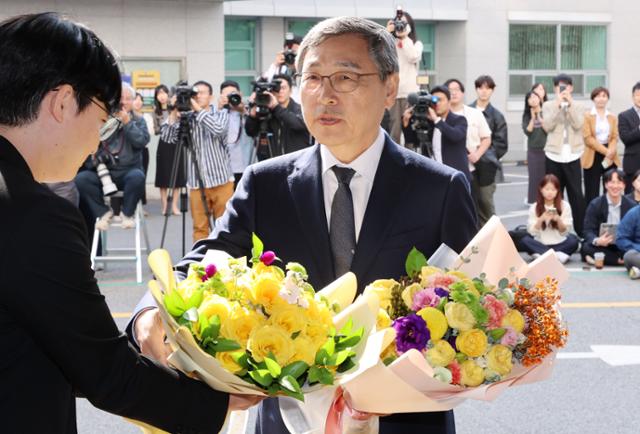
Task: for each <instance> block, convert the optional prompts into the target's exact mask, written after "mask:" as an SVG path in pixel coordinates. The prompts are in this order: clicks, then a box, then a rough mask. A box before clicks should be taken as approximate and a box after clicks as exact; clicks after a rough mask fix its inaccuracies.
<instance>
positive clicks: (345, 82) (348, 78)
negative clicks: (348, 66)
mask: <svg viewBox="0 0 640 434" xmlns="http://www.w3.org/2000/svg"><path fill="white" fill-rule="evenodd" d="M371 75H378V73H377V72H367V73H364V74H360V73H357V72H351V71H337V72H334V73H333V74H331V75H321V74H318V73H316V72H303V73H302V74H299V75H298V77H299V80H300V86H301V87H303V88H304V89H305V90H309V91H314V90H317V89H319V88H320V86H321V85H322V83H323V82H324V79H325V78H327V79H329V84H330V85H331V88H332V89H333V90H335V91H336V92H339V93H348V92H353V91H354V90H356V89H357V88H358V86H360V81H361V79H362V77H367V76H371Z"/></svg>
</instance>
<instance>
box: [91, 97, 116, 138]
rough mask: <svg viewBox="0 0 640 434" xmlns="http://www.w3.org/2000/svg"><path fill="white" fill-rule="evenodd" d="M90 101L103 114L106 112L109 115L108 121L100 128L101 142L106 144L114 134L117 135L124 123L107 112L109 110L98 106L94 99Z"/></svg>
mask: <svg viewBox="0 0 640 434" xmlns="http://www.w3.org/2000/svg"><path fill="white" fill-rule="evenodd" d="M89 101H91V102H92V103H94V104H95V105H96V106H98V107H99V108H100V110H102V111H103V112H105V113H106V114H107V120H106V121H105V123H104V124H103V125H102V126H101V127H100V141H101V142H104V141H105V140H107V139H108V138H109V137H111V136H112V135H113V133H115V132H116V131H117V130H118V128H120V124H121V123H122V122H121V121H120V119H118V118H117V117H115V116H113V115H112V114H111V113H109V112H108V111H107V109H105V108H104V107H102V106H101V105H100V104H98V102H97V101H95V100H94V99H93V98H89Z"/></svg>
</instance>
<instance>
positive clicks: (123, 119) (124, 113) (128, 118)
mask: <svg viewBox="0 0 640 434" xmlns="http://www.w3.org/2000/svg"><path fill="white" fill-rule="evenodd" d="M116 117H117V118H118V119H120V121H121V122H122V123H123V124H124V125H127V124H128V123H129V122H130V121H131V116H129V113H128V112H127V111H126V110H124V109H120V111H119V112H118V114H117V115H116Z"/></svg>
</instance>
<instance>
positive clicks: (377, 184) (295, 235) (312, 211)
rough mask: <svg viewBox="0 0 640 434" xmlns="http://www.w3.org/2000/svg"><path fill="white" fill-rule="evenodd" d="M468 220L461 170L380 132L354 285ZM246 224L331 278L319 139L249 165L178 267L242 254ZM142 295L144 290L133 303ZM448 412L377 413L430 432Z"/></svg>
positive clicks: (457, 231)
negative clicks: (210, 256)
mask: <svg viewBox="0 0 640 434" xmlns="http://www.w3.org/2000/svg"><path fill="white" fill-rule="evenodd" d="M462 120H463V121H464V122H465V124H466V121H465V120H464V118H462ZM457 124H461V122H460V121H457ZM465 134H466V133H465ZM475 225H476V217H475V211H474V207H473V202H472V200H471V196H470V194H469V184H468V182H467V180H466V178H465V177H464V176H463V175H462V174H461V173H460V172H458V171H456V170H453V169H451V168H449V167H447V166H445V165H442V164H439V163H437V162H435V161H433V160H429V159H427V158H425V157H422V156H421V155H418V154H416V153H415V152H412V151H409V150H406V149H404V148H402V147H400V146H398V145H397V144H395V143H394V142H393V141H391V139H390V138H389V137H388V136H387V137H386V141H385V145H384V149H383V151H382V156H381V158H380V163H379V165H378V170H377V172H376V176H375V179H374V183H373V188H372V190H371V195H370V197H369V202H368V205H367V209H366V213H365V216H364V220H363V222H362V228H361V230H360V235H359V239H358V244H357V247H356V252H355V256H354V259H353V263H352V266H351V270H352V271H353V272H354V273H355V274H356V276H357V278H358V292H359V293H360V292H362V290H363V289H364V287H365V286H366V285H367V284H369V283H371V282H372V281H374V280H376V279H381V278H399V277H400V276H402V275H404V274H405V269H404V268H405V267H404V264H405V259H406V256H407V254H408V253H409V251H410V250H411V248H412V247H414V246H415V247H416V248H418V249H419V250H420V251H422V252H423V253H424V254H425V255H426V256H427V257H429V256H430V255H431V254H432V253H433V252H434V251H435V249H437V248H438V247H439V246H440V244H441V243H446V244H447V245H449V246H450V247H451V248H453V249H454V250H456V251H460V250H462V248H463V247H465V246H466V245H467V244H468V242H469V241H470V240H471V238H472V237H473V235H474V233H475V227H476V226H475ZM252 232H255V233H256V234H257V235H258V236H260V237H261V239H262V241H263V242H264V245H265V248H266V249H269V250H273V251H275V252H276V254H277V255H278V257H280V258H282V261H283V262H284V263H287V262H288V261H296V262H300V263H302V264H303V265H304V266H305V267H306V268H307V271H308V273H309V281H310V283H311V284H312V285H313V286H314V288H316V289H322V288H323V287H324V286H325V285H327V284H328V283H330V282H332V281H333V280H334V279H335V278H336V275H335V273H334V270H333V262H332V255H331V248H330V244H329V235H328V234H329V229H328V227H327V219H326V213H325V209H324V196H323V190H322V177H321V158H320V148H319V146H318V145H316V146H313V147H312V148H309V149H305V150H302V151H299V152H296V153H294V154H289V155H285V156H283V157H279V158H274V159H271V160H268V161H264V162H262V163H258V164H255V165H253V166H250V167H248V168H247V170H246V171H245V173H244V175H243V177H242V180H241V181H240V184H239V185H238V189H237V190H236V193H235V194H234V196H233V198H232V199H231V201H230V203H229V205H228V207H227V211H226V212H225V214H224V215H223V216H222V217H221V218H220V219H219V220H218V222H217V224H216V229H215V230H214V232H213V233H212V235H211V236H210V237H209V238H207V239H205V240H201V241H198V242H197V243H196V244H195V246H194V249H193V251H192V252H191V253H189V254H188V255H187V256H186V257H185V258H184V260H183V261H182V262H181V263H180V264H179V265H178V266H177V270H178V272H180V273H182V274H183V275H184V274H185V273H186V271H187V269H188V266H189V264H190V263H192V262H195V261H201V260H202V259H203V257H204V255H205V253H206V251H207V250H208V249H220V250H224V251H226V252H228V253H229V254H231V255H232V256H236V257H238V256H249V255H250V249H251V233H252ZM151 304H152V299H151V298H150V297H149V295H147V296H146V297H145V299H143V300H142V301H141V303H140V304H139V305H138V307H137V308H136V312H138V311H139V310H141V309H142V308H144V307H148V306H150V305H151ZM134 315H135V314H134ZM276 420H277V419H276ZM447 420H451V418H450V417H449V418H447V415H446V413H445V412H436V413H420V414H398V415H393V416H389V417H385V418H384V422H388V423H393V422H394V421H395V422H399V423H404V422H411V423H419V424H420V425H422V426H429V427H431V428H432V429H433V431H430V432H433V433H444V432H451V430H450V428H448V427H450V426H451V425H448V422H447ZM260 423H263V422H262V421H261V422H260ZM271 423H273V422H271ZM279 429H282V427H278V428H276V426H274V425H269V426H268V427H262V430H263V431H262V432H269V433H279V432H282V431H280V430H279ZM448 429H449V430H448ZM392 431H393V429H392Z"/></svg>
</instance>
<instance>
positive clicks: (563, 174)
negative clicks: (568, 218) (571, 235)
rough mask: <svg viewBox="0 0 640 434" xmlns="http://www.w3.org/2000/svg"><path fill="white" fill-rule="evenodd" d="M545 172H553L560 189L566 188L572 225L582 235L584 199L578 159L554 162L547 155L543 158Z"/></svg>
mask: <svg viewBox="0 0 640 434" xmlns="http://www.w3.org/2000/svg"><path fill="white" fill-rule="evenodd" d="M545 166H546V168H547V173H548V174H549V173H550V174H553V175H555V176H557V177H558V180H560V191H561V192H562V191H563V190H565V189H566V190H567V196H568V199H569V205H571V213H572V214H573V227H574V228H575V230H576V233H577V234H578V236H579V237H582V227H583V225H584V211H585V208H586V206H585V201H584V195H583V194H582V179H581V178H582V169H581V167H580V159H577V160H575V161H571V162H569V163H556V162H555V161H553V160H550V159H549V158H548V157H547V158H546V159H545Z"/></svg>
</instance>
